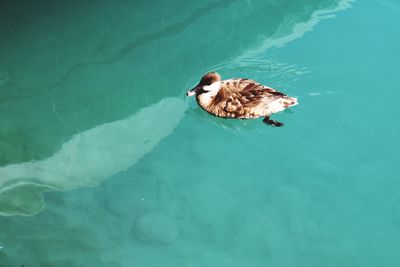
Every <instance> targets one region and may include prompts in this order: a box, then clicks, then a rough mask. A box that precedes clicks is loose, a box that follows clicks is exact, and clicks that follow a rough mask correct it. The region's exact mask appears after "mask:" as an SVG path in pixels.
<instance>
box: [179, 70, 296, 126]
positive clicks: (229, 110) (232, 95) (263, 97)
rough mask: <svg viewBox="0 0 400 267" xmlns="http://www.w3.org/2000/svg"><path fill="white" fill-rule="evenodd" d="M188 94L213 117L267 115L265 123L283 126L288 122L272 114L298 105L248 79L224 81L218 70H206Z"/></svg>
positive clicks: (258, 116) (281, 94)
mask: <svg viewBox="0 0 400 267" xmlns="http://www.w3.org/2000/svg"><path fill="white" fill-rule="evenodd" d="M186 95H187V96H189V97H191V96H196V101H197V103H198V104H199V106H200V107H201V108H202V109H203V110H205V111H206V112H208V113H210V114H211V115H213V116H216V117H221V118H232V119H255V118H260V117H264V119H263V122H264V123H265V124H267V125H270V126H276V127H281V126H283V125H284V123H282V122H279V121H276V120H272V119H271V118H270V116H271V114H274V113H277V112H280V111H283V110H285V109H286V108H288V107H292V106H295V105H297V104H298V100H297V98H295V97H289V96H287V95H286V94H284V93H281V92H279V91H277V90H275V89H272V88H271V87H268V86H265V85H262V84H260V83H258V82H256V81H254V80H250V79H246V78H232V79H228V80H221V76H220V75H219V74H218V73H217V72H209V73H206V74H205V75H204V76H203V77H202V78H201V80H200V82H199V83H198V84H197V85H196V86H195V87H194V88H193V89H191V90H189V91H187V93H186Z"/></svg>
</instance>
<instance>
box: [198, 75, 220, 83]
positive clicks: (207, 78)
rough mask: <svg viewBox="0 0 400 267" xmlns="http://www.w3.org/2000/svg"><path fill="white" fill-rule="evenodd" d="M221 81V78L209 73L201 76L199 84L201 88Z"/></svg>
mask: <svg viewBox="0 0 400 267" xmlns="http://www.w3.org/2000/svg"><path fill="white" fill-rule="evenodd" d="M218 81H221V76H220V75H219V74H218V73H216V72H209V73H207V74H205V75H204V76H203V78H201V80H200V84H201V85H203V86H207V85H211V84H213V83H214V82H218Z"/></svg>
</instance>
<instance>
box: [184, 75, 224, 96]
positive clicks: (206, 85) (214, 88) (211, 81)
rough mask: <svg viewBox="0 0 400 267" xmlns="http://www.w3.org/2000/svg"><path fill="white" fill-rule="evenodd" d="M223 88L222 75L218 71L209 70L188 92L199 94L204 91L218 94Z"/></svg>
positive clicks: (189, 94) (191, 94) (188, 94)
mask: <svg viewBox="0 0 400 267" xmlns="http://www.w3.org/2000/svg"><path fill="white" fill-rule="evenodd" d="M220 88H221V76H220V75H219V74H218V73H216V72H209V73H207V74H205V75H204V76H203V78H201V80H200V82H199V84H198V85H196V86H195V87H194V88H193V89H191V90H190V91H188V92H187V93H186V95H187V96H194V95H196V96H198V95H201V94H203V93H211V94H213V95H214V94H217V93H218V91H219V89H220Z"/></svg>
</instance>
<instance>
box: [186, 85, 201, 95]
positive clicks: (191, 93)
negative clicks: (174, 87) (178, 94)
mask: <svg viewBox="0 0 400 267" xmlns="http://www.w3.org/2000/svg"><path fill="white" fill-rule="evenodd" d="M200 88H201V87H200V85H196V87H195V88H193V89H191V90H189V91H187V93H186V95H187V96H194V95H195V94H196V93H197V91H198V90H199V89H200Z"/></svg>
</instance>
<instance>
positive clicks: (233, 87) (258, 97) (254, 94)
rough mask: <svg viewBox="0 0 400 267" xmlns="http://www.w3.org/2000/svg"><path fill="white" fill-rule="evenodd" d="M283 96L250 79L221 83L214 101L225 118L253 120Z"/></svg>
mask: <svg viewBox="0 0 400 267" xmlns="http://www.w3.org/2000/svg"><path fill="white" fill-rule="evenodd" d="M284 96H286V95H285V94H283V93H281V92H279V91H276V90H274V89H272V88H270V87H267V86H265V85H262V84H260V83H257V82H256V81H253V80H250V79H230V80H225V81H223V82H222V85H221V90H220V91H219V92H218V94H217V95H216V96H215V99H214V101H215V102H216V103H219V105H218V106H219V108H220V109H223V110H224V111H225V112H226V113H227V114H226V117H236V118H254V117H260V116H262V115H264V114H263V113H264V112H263V110H264V108H265V106H267V105H268V104H269V103H271V102H273V101H275V100H276V99H278V98H281V97H284Z"/></svg>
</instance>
